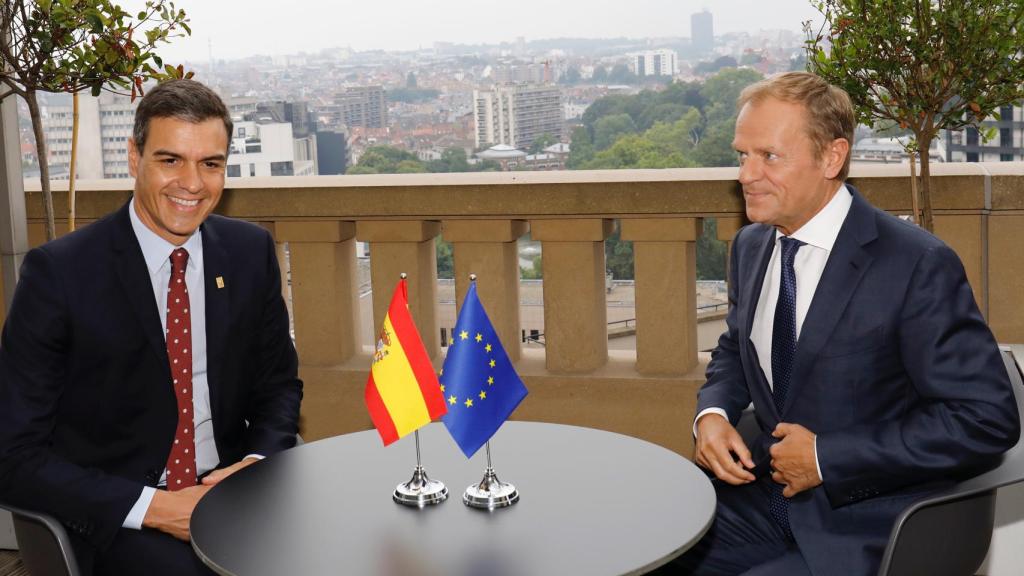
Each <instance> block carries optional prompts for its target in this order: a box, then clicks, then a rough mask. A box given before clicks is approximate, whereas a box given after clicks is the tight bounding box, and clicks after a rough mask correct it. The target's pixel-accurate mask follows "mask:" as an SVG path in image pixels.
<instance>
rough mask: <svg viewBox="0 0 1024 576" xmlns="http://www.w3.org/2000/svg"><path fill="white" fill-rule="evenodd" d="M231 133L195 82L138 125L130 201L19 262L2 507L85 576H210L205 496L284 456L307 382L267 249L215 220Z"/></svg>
mask: <svg viewBox="0 0 1024 576" xmlns="http://www.w3.org/2000/svg"><path fill="white" fill-rule="evenodd" d="M231 131H232V122H231V117H230V116H229V115H228V111H227V109H226V108H225V106H224V103H223V102H222V101H221V100H220V98H219V97H218V96H217V95H216V94H215V93H214V92H213V91H211V90H210V89H209V88H206V87H205V86H203V85H201V84H199V83H198V82H194V81H191V80H175V81H170V82H167V83H164V84H161V85H160V86H157V87H156V88H154V89H152V90H151V91H150V92H149V93H147V94H146V96H145V97H144V98H143V99H142V101H141V102H140V104H139V107H138V109H137V111H136V117H135V128H134V132H133V137H132V140H131V141H130V143H129V154H128V161H129V167H130V170H131V173H132V175H133V176H134V177H135V191H134V194H133V197H132V199H131V201H130V202H129V203H128V204H126V205H125V206H123V207H122V208H121V209H120V210H117V211H116V212H114V213H113V214H111V215H109V216H107V217H105V218H103V219H101V220H99V221H97V222H95V223H93V224H90V225H89V226H86V227H84V228H83V229H81V230H79V231H77V232H74V233H72V234H69V235H67V236H64V237H62V238H60V239H58V240H55V241H53V242H50V243H48V244H45V245H43V246H41V247H39V248H36V249H34V250H32V251H31V252H29V253H28V254H27V255H26V257H25V260H24V264H23V266H22V269H21V280H20V282H19V284H18V287H17V291H16V293H15V296H14V302H13V304H12V307H11V311H10V313H9V315H8V317H7V321H6V323H5V325H4V328H3V340H2V343H0V501H2V502H6V503H8V504H11V505H14V506H18V507H21V508H27V509H33V510H39V511H43V512H46V513H49V514H51V515H53V516H55V517H56V518H57V519H59V520H60V521H61V522H62V523H63V524H65V525H66V526H67V528H68V532H69V534H70V536H71V538H72V543H73V546H74V548H75V554H76V556H77V558H78V561H79V564H80V566H81V568H82V569H83V571H84V572H85V573H86V574H147V575H154V574H168V575H172V574H173V575H187V574H206V573H210V572H209V571H208V570H207V569H206V568H205V567H204V566H203V565H202V563H201V562H200V561H199V560H198V558H197V557H196V556H195V554H194V553H193V552H192V550H191V548H190V546H189V544H188V540H189V519H190V517H191V514H192V510H193V508H194V507H195V505H196V503H197V502H198V500H199V499H200V498H201V497H202V496H203V494H205V493H206V491H207V490H209V488H210V487H211V486H212V485H214V484H216V483H217V482H219V481H220V480H222V479H223V478H225V477H226V476H228V475H229V474H231V473H234V472H236V471H237V470H239V469H240V468H242V467H244V466H247V465H249V464H251V463H252V462H254V461H256V460H258V459H259V458H261V457H264V456H269V455H270V454H273V453H275V452H278V451H280V450H284V449H286V448H289V447H291V446H293V445H294V443H295V434H296V432H297V430H298V417H299V403H300V400H301V398H302V383H301V382H300V381H299V379H298V378H297V377H296V371H297V364H298V363H297V359H296V355H295V349H294V347H293V346H292V342H291V338H290V336H289V329H288V314H287V311H286V309H285V305H284V301H283V299H282V297H281V276H280V271H279V269H278V264H277V259H276V255H275V249H274V242H273V240H272V239H271V237H270V235H269V234H268V233H267V232H266V231H265V230H263V229H262V228H260V227H258V226H255V225H253V224H249V223H246V222H241V221H237V220H231V219H228V218H223V217H220V216H216V215H211V212H212V211H213V209H214V207H215V206H216V205H217V202H218V201H219V200H220V197H221V192H222V191H223V189H224V173H225V164H226V163H227V157H228V151H229V142H230V137H231Z"/></svg>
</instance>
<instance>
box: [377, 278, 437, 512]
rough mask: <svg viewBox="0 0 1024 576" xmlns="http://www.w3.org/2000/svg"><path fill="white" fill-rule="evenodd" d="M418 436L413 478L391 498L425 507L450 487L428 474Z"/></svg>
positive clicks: (435, 502) (416, 433)
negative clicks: (424, 466) (421, 456)
mask: <svg viewBox="0 0 1024 576" xmlns="http://www.w3.org/2000/svg"><path fill="white" fill-rule="evenodd" d="M407 277H408V276H407V275H406V273H405V272H402V274H401V278H402V280H405V279H406V278H407ZM413 434H414V435H415V436H416V468H415V469H414V470H413V472H412V478H410V479H409V481H408V482H405V483H403V484H399V485H398V486H396V487H395V492H394V493H393V494H392V495H391V498H392V499H393V500H394V501H395V502H398V503H399V504H403V505H405V506H416V507H417V508H424V507H426V506H430V505H431V504H440V503H441V502H444V501H445V500H447V499H448V487H447V486H445V485H444V482H441V481H440V480H433V479H431V478H430V477H429V476H427V471H426V469H425V468H423V462H422V460H421V458H420V431H419V430H416V431H415V432H413Z"/></svg>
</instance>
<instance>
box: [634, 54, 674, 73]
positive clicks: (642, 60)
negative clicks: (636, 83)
mask: <svg viewBox="0 0 1024 576" xmlns="http://www.w3.org/2000/svg"><path fill="white" fill-rule="evenodd" d="M630 65H631V66H630V67H631V68H632V69H633V72H634V73H635V74H636V75H637V76H675V75H676V73H678V72H679V64H678V59H677V56H676V52H675V50H664V49H663V50H647V51H645V52H639V53H637V54H633V55H632V56H631V58H630Z"/></svg>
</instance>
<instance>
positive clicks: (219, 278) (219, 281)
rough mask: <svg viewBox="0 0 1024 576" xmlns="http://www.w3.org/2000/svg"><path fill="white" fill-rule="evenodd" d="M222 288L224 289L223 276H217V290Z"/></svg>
mask: <svg viewBox="0 0 1024 576" xmlns="http://www.w3.org/2000/svg"><path fill="white" fill-rule="evenodd" d="M223 287H224V277H223V276H217V289H218V290H219V289H221V288H223Z"/></svg>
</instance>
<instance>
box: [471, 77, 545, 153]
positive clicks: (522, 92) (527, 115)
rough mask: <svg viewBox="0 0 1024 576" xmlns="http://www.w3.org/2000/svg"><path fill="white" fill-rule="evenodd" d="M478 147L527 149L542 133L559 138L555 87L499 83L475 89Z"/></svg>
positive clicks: (475, 138) (476, 142) (476, 139)
mask: <svg viewBox="0 0 1024 576" xmlns="http://www.w3.org/2000/svg"><path fill="white" fill-rule="evenodd" d="M473 101H474V102H475V110H474V116H475V119H476V133H475V137H474V141H475V144H476V147H477V148H481V147H484V146H491V145H494V144H507V145H509V146H512V147H514V148H523V149H525V148H528V147H529V146H530V144H532V143H533V141H534V140H535V139H537V138H538V137H540V136H541V135H543V134H550V135H552V136H554V137H555V138H556V139H557V138H561V135H562V127H563V125H564V120H563V115H564V113H563V111H562V95H561V93H560V92H559V90H558V88H557V87H555V86H542V85H536V84H501V85H496V86H493V87H492V88H491V89H490V90H474V91H473Z"/></svg>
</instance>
